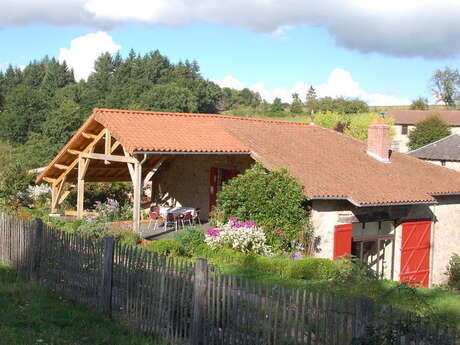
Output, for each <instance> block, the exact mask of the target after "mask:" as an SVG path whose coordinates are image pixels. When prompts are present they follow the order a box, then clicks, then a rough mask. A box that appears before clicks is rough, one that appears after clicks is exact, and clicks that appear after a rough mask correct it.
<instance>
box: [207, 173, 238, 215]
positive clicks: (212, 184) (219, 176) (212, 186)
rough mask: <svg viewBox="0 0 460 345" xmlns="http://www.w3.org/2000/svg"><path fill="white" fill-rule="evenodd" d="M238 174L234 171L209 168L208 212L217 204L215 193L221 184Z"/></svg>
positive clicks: (220, 187)
mask: <svg viewBox="0 0 460 345" xmlns="http://www.w3.org/2000/svg"><path fill="white" fill-rule="evenodd" d="M239 173H240V172H239V171H238V170H236V169H222V168H211V174H210V181H209V211H211V210H212V208H213V207H214V206H216V204H217V193H218V192H219V191H220V190H221V189H222V184H223V183H224V182H227V181H228V180H231V179H232V178H234V177H236V176H237V175H238V174H239Z"/></svg>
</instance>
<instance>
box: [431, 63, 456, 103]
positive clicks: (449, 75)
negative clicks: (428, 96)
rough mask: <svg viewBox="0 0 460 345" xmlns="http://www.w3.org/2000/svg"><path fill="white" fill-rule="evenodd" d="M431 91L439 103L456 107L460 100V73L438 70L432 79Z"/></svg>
mask: <svg viewBox="0 0 460 345" xmlns="http://www.w3.org/2000/svg"><path fill="white" fill-rule="evenodd" d="M430 83H431V90H432V91H433V94H434V96H435V98H436V100H437V101H438V102H443V103H444V104H445V105H446V106H447V107H453V106H455V103H456V101H457V100H458V98H459V90H458V88H459V86H460V73H459V71H458V70H457V69H450V68H449V67H446V68H444V70H440V69H438V70H437V71H436V72H435V73H434V74H433V76H432V77H431V81H430Z"/></svg>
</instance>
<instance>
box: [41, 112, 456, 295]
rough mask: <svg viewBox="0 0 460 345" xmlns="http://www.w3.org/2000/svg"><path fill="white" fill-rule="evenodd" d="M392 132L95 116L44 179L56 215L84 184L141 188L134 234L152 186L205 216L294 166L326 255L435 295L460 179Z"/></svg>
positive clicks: (200, 118) (156, 193) (221, 119)
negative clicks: (254, 183) (235, 188)
mask: <svg viewBox="0 0 460 345" xmlns="http://www.w3.org/2000/svg"><path fill="white" fill-rule="evenodd" d="M389 130H390V129H389V127H388V126H386V125H384V124H382V123H377V124H374V125H371V126H370V127H369V140H368V143H367V144H366V143H364V142H361V141H359V140H356V139H354V138H352V137H349V136H346V135H344V134H341V133H338V132H336V131H333V130H330V129H326V128H323V127H320V126H317V125H312V124H307V123H299V122H287V121H271V120H263V119H253V118H238V117H230V116H221V115H211V114H178V113H166V112H145V111H128V110H115V109H95V110H94V112H93V114H92V115H91V116H90V117H89V118H88V120H87V121H86V122H85V123H84V124H83V125H82V127H81V128H80V129H79V130H78V132H77V133H76V134H75V135H74V136H73V137H72V138H71V139H70V141H69V142H68V143H67V144H66V145H65V147H64V148H63V149H62V150H61V151H60V152H59V153H58V155H57V156H56V157H55V158H54V159H53V160H52V162H51V163H50V164H49V165H48V166H47V167H46V169H45V170H44V171H43V172H41V174H40V175H39V176H38V177H37V181H38V182H40V181H46V182H48V183H50V184H51V186H52V206H53V209H54V211H55V210H56V209H57V206H58V205H59V204H60V203H61V202H62V201H63V199H64V198H65V196H66V195H67V193H68V191H69V189H70V188H75V187H76V188H77V191H78V201H77V214H78V215H79V216H82V215H83V198H84V183H85V182H98V181H132V182H133V187H134V190H133V194H134V201H135V203H134V212H133V213H134V216H133V218H134V230H135V231H136V230H138V229H139V227H138V226H139V222H140V218H139V217H140V216H139V214H140V210H139V206H138V203H140V199H141V196H142V195H141V194H142V187H143V185H145V184H147V183H150V181H151V183H152V186H153V198H159V197H161V198H163V200H168V201H169V202H170V203H172V204H175V205H181V206H188V207H195V208H201V210H202V213H201V216H202V218H203V220H206V218H207V217H208V212H209V210H210V209H211V208H212V207H213V205H215V204H216V202H217V193H218V191H219V189H220V188H221V187H222V184H223V183H224V182H225V181H227V180H229V179H230V178H232V177H234V176H236V175H237V174H238V173H241V172H243V171H244V170H245V169H247V168H248V167H250V166H251V165H252V164H254V162H260V163H261V164H262V165H263V166H265V167H266V168H267V169H276V168H281V167H284V168H287V169H289V171H290V172H291V174H292V175H293V176H294V177H295V178H296V179H297V180H298V181H299V182H300V183H301V184H302V185H303V187H304V191H305V194H306V196H307V197H308V199H309V200H310V206H311V210H312V212H311V222H312V225H313V228H314V232H315V254H314V255H316V256H317V257H323V258H330V259H336V258H339V257H341V256H343V255H347V254H353V255H356V256H357V257H359V258H361V260H363V261H365V262H367V263H368V264H369V265H370V266H372V267H373V269H374V270H375V271H376V272H377V273H378V275H379V276H381V277H385V278H388V279H394V280H401V281H405V282H409V283H411V284H418V285H423V286H431V285H433V284H438V283H441V282H442V281H444V279H445V276H444V272H445V268H446V265H447V264H448V261H449V258H450V257H451V255H452V254H453V253H460V231H459V225H460V173H458V172H456V171H454V170H450V169H445V168H442V167H439V166H436V165H434V164H429V163H426V162H423V161H422V160H419V159H417V158H414V157H411V156H408V155H405V154H401V153H397V152H392V151H391V150H390V137H389Z"/></svg>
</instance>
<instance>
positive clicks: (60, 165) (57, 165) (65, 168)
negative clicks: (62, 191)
mask: <svg viewBox="0 0 460 345" xmlns="http://www.w3.org/2000/svg"><path fill="white" fill-rule="evenodd" d="M54 167H55V168H56V169H61V170H67V169H68V168H69V166H68V165H64V164H57V163H56V164H54Z"/></svg>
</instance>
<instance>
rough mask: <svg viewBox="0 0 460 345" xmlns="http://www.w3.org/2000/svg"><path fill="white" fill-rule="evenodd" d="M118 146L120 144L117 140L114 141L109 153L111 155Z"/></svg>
mask: <svg viewBox="0 0 460 345" xmlns="http://www.w3.org/2000/svg"><path fill="white" fill-rule="evenodd" d="M120 145H121V143H120V142H119V141H118V140H117V141H115V142H114V143H113V145H112V147H111V148H110V153H112V152H113V151H115V150H116V149H117V148H118V146H120Z"/></svg>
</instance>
